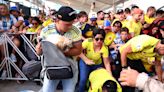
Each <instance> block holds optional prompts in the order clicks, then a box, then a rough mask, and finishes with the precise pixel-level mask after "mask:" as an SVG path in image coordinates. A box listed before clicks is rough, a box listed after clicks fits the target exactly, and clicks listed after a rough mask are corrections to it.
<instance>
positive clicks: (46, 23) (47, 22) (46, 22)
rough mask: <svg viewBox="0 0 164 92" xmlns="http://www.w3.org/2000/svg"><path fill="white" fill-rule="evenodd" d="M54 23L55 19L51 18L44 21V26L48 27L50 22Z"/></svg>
mask: <svg viewBox="0 0 164 92" xmlns="http://www.w3.org/2000/svg"><path fill="white" fill-rule="evenodd" d="M52 23H53V20H52V19H51V18H49V19H47V20H46V21H45V22H43V24H42V25H43V26H44V27H46V26H48V25H49V24H52Z"/></svg>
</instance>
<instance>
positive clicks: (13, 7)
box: [10, 6, 19, 12]
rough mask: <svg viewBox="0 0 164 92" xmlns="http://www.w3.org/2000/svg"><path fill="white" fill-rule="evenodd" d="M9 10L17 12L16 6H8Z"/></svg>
mask: <svg viewBox="0 0 164 92" xmlns="http://www.w3.org/2000/svg"><path fill="white" fill-rule="evenodd" d="M11 11H17V12H19V9H18V7H17V6H12V7H10V12H11Z"/></svg>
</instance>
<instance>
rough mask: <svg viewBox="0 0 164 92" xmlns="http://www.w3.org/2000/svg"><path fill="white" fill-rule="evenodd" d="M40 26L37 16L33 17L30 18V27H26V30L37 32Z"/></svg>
mask: <svg viewBox="0 0 164 92" xmlns="http://www.w3.org/2000/svg"><path fill="white" fill-rule="evenodd" d="M40 27H41V21H40V20H39V18H38V17H33V19H32V27H31V28H28V29H27V32H38V30H39V29H40Z"/></svg>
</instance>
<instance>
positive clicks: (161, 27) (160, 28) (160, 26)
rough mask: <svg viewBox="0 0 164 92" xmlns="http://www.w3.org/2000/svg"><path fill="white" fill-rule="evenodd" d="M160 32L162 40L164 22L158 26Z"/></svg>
mask: <svg viewBox="0 0 164 92" xmlns="http://www.w3.org/2000/svg"><path fill="white" fill-rule="evenodd" d="M158 31H160V33H161V35H162V38H164V21H161V22H160V23H159V25H158Z"/></svg>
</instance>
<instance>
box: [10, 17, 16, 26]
mask: <svg viewBox="0 0 164 92" xmlns="http://www.w3.org/2000/svg"><path fill="white" fill-rule="evenodd" d="M10 17H11V18H12V20H13V23H14V24H15V23H17V19H16V18H15V17H14V16H13V15H10Z"/></svg>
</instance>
